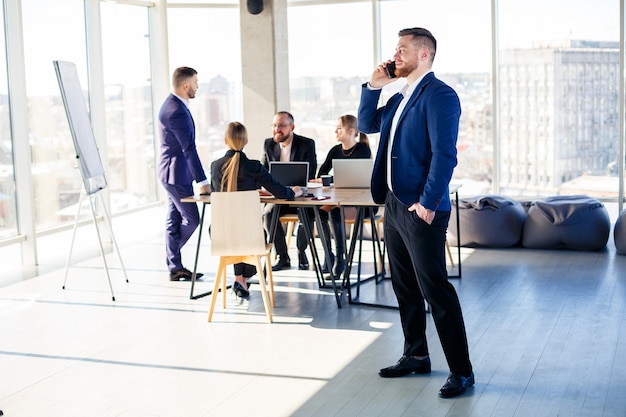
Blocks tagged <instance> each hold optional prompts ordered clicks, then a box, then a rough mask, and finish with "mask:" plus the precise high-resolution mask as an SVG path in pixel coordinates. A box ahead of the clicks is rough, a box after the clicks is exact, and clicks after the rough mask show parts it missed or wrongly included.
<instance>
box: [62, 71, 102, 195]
mask: <svg viewBox="0 0 626 417" xmlns="http://www.w3.org/2000/svg"><path fill="white" fill-rule="evenodd" d="M53 64H54V69H55V71H56V74H57V80H58V81H59V88H60V89H61V96H62V98H63V105H64V106H65V114H66V115H67V121H68V122H69V125H70V131H71V132H72V139H73V141H74V149H75V150H76V158H77V159H78V162H79V164H78V165H79V167H80V171H81V175H82V176H83V183H84V184H85V192H86V193H87V194H88V195H90V194H93V193H96V192H98V191H100V190H102V189H104V188H106V186H107V181H106V177H105V176H104V167H103V166H102V160H101V159H100V152H99V151H98V145H97V144H96V138H95V136H94V134H93V129H92V127H91V120H90V118H89V113H88V112H87V105H86V103H85V98H84V96H83V90H82V88H81V87H80V81H79V79H78V71H77V70H76V65H75V64H73V63H72V62H66V61H53Z"/></svg>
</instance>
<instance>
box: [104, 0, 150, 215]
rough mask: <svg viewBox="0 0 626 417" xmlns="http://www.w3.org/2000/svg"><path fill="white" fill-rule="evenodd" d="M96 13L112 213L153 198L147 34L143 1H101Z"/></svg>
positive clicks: (145, 10) (146, 11)
mask: <svg viewBox="0 0 626 417" xmlns="http://www.w3.org/2000/svg"><path fill="white" fill-rule="evenodd" d="M101 14H102V44H103V45H102V47H103V48H102V49H103V54H104V57H103V58H104V59H103V62H104V84H105V109H106V132H107V134H106V137H107V160H108V169H107V180H108V182H109V188H110V190H111V209H112V211H113V212H114V213H115V212H116V211H121V210H125V209H130V208H134V207H137V206H140V205H142V204H145V203H148V202H151V201H156V199H157V184H156V177H155V172H156V169H155V155H154V149H155V146H154V133H153V123H152V81H151V78H150V46H149V39H150V38H149V36H150V34H149V28H148V9H147V8H146V7H141V6H129V5H122V4H116V3H101ZM121 27H122V28H124V30H120V28H121Z"/></svg>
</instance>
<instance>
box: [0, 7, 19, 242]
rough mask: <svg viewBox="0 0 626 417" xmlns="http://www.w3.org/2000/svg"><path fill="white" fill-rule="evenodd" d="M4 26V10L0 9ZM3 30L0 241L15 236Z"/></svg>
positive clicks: (0, 33) (0, 41) (0, 57)
mask: <svg viewBox="0 0 626 417" xmlns="http://www.w3.org/2000/svg"><path fill="white" fill-rule="evenodd" d="M0 22H3V25H4V9H3V8H0ZM6 57H7V54H6V48H5V38H4V29H3V30H2V31H0V239H2V238H7V237H11V236H15V235H17V217H16V212H15V209H16V206H15V186H14V184H15V176H14V169H13V137H12V135H11V123H10V116H11V115H10V110H9V97H8V84H7V60H6Z"/></svg>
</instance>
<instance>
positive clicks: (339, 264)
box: [333, 256, 346, 277]
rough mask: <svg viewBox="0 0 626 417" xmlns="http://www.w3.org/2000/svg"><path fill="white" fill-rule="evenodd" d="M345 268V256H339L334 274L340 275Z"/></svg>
mask: <svg viewBox="0 0 626 417" xmlns="http://www.w3.org/2000/svg"><path fill="white" fill-rule="evenodd" d="M345 269H346V261H345V260H344V259H343V256H339V257H337V259H336V260H335V265H334V266H333V274H335V276H336V277H338V276H339V275H341V273H342V272H343V271H344V270H345Z"/></svg>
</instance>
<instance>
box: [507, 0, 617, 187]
mask: <svg viewBox="0 0 626 417" xmlns="http://www.w3.org/2000/svg"><path fill="white" fill-rule="evenodd" d="M537 10H540V11H541V12H540V13H537ZM619 15H620V7H619V1H618V0H598V1H596V2H594V3H593V7H590V3H589V2H587V1H582V0H575V1H571V0H553V1H549V2H545V1H540V0H524V1H520V0H515V1H513V0H511V1H501V2H500V3H499V16H498V18H499V27H500V31H499V33H498V34H497V35H498V38H499V42H500V45H499V46H500V50H499V51H498V53H499V64H500V67H499V75H500V85H499V90H500V108H499V112H500V118H499V120H500V138H499V146H500V159H499V161H498V162H499V164H500V165H499V169H500V184H499V186H500V192H501V193H503V194H510V195H529V196H537V195H555V194H561V195H564V194H587V195H591V196H594V197H602V198H611V197H613V198H615V197H617V194H618V178H617V173H618V167H619V164H620V163H621V162H620V161H618V155H619V137H620V135H619V132H620V126H619V84H620V83H619V81H620V73H619V39H620V27H619V21H620V19H619Z"/></svg>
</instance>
